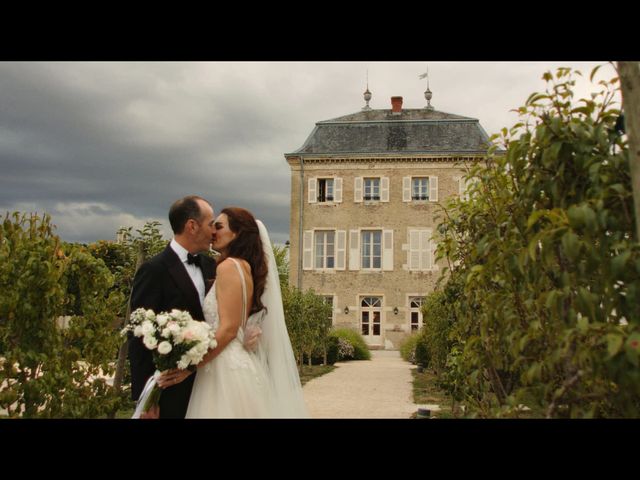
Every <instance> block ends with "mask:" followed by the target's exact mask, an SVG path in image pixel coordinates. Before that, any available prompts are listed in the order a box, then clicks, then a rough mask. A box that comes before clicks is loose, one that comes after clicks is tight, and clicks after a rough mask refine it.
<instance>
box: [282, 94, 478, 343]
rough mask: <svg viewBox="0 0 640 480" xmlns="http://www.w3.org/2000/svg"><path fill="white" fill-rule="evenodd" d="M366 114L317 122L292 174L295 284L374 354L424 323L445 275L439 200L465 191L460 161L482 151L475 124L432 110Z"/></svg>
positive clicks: (396, 104) (398, 105)
mask: <svg viewBox="0 0 640 480" xmlns="http://www.w3.org/2000/svg"><path fill="white" fill-rule="evenodd" d="M425 97H426V98H427V100H428V103H427V106H426V107H424V108H418V109H405V108H403V101H402V97H391V107H392V108H391V109H388V110H387V109H385V110H374V109H371V108H370V107H369V105H368V104H369V99H370V98H371V94H370V92H369V89H368V88H367V91H366V92H365V100H366V102H367V105H366V106H365V107H364V108H363V109H362V111H360V112H357V113H353V114H350V115H346V116H343V117H339V118H335V119H332V120H325V121H320V122H317V123H316V125H315V128H314V129H313V131H312V132H311V134H310V135H309V137H308V138H307V140H306V141H305V142H304V145H302V147H300V148H299V149H298V150H296V151H294V152H292V153H286V154H285V158H286V160H287V162H288V163H289V166H290V167H291V231H290V242H291V247H290V265H291V274H290V279H291V280H290V281H291V284H292V285H294V286H297V287H299V288H302V289H304V290H307V289H309V288H313V289H314V290H315V292H316V293H318V294H320V295H323V296H325V298H326V299H327V302H329V303H330V304H331V305H332V306H333V317H332V321H333V325H334V326H336V327H349V328H353V329H355V330H357V331H359V332H360V333H362V335H363V336H364V338H365V340H366V341H367V343H368V345H369V346H370V348H372V349H376V348H380V349H390V350H396V349H398V348H399V345H400V342H401V341H402V340H403V339H404V338H406V337H407V336H408V335H409V334H410V333H411V332H412V331H415V330H417V329H418V328H420V327H421V326H422V314H421V313H420V306H421V304H422V302H423V301H424V298H425V296H426V295H427V294H428V293H429V292H431V291H432V290H433V288H434V287H435V283H436V281H437V279H438V277H439V275H440V268H442V265H438V263H437V262H435V261H434V251H435V248H436V243H435V242H436V241H437V240H436V239H432V235H434V234H435V233H436V226H437V223H436V222H435V220H434V214H435V213H436V209H437V205H438V202H443V203H444V202H445V201H446V199H447V198H448V197H451V196H453V195H461V194H463V193H464V180H463V179H462V176H463V175H464V169H463V167H462V166H461V165H463V164H464V162H471V161H474V160H477V159H478V158H481V157H482V156H483V155H485V154H486V151H487V148H488V145H489V137H488V136H487V134H486V132H485V131H484V129H483V128H482V127H481V126H480V123H479V121H478V120H477V119H474V118H467V117H462V116H460V115H453V114H450V113H444V112H439V111H437V110H435V109H434V108H433V107H431V105H430V100H431V92H430V91H429V90H428V88H427V91H426V92H425Z"/></svg>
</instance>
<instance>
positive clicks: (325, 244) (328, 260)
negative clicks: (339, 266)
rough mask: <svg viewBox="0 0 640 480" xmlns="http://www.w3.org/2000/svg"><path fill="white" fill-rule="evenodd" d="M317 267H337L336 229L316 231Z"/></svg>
mask: <svg viewBox="0 0 640 480" xmlns="http://www.w3.org/2000/svg"><path fill="white" fill-rule="evenodd" d="M315 268H320V269H322V268H335V231H333V230H317V231H316V232H315Z"/></svg>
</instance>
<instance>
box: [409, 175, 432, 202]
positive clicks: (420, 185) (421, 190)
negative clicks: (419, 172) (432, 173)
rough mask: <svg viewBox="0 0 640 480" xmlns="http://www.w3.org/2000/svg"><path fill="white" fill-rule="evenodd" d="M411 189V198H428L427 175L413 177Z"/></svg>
mask: <svg viewBox="0 0 640 480" xmlns="http://www.w3.org/2000/svg"><path fill="white" fill-rule="evenodd" d="M412 183H413V188H412V189H411V199H412V200H429V177H414V178H413V179H412Z"/></svg>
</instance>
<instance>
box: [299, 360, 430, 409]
mask: <svg viewBox="0 0 640 480" xmlns="http://www.w3.org/2000/svg"><path fill="white" fill-rule="evenodd" d="M335 365H336V369H335V370H333V371H332V372H330V373H327V374H326V375H322V376H321V377H318V378H314V379H313V380H310V381H309V382H307V383H306V384H305V386H304V387H303V392H304V398H305V401H306V402H307V406H308V407H309V412H310V413H311V417H312V418H409V417H410V416H411V414H412V413H414V412H415V411H416V410H417V409H418V405H416V404H414V403H413V393H412V392H413V385H412V382H413V377H412V375H411V369H412V368H414V367H413V365H411V364H410V363H408V362H405V361H404V360H402V358H401V357H400V352H398V351H389V350H372V351H371V360H370V361H367V360H362V361H349V362H337V363H336V364H335Z"/></svg>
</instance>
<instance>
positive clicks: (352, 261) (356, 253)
mask: <svg viewBox="0 0 640 480" xmlns="http://www.w3.org/2000/svg"><path fill="white" fill-rule="evenodd" d="M349 270H360V230H349Z"/></svg>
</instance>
